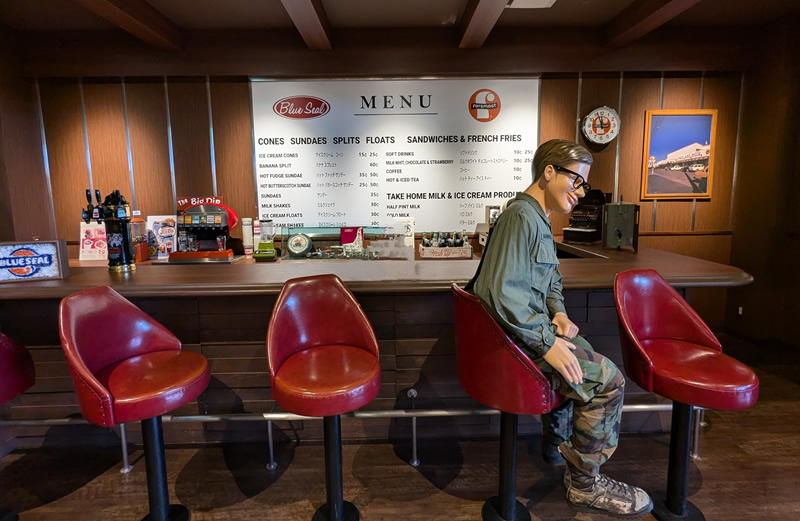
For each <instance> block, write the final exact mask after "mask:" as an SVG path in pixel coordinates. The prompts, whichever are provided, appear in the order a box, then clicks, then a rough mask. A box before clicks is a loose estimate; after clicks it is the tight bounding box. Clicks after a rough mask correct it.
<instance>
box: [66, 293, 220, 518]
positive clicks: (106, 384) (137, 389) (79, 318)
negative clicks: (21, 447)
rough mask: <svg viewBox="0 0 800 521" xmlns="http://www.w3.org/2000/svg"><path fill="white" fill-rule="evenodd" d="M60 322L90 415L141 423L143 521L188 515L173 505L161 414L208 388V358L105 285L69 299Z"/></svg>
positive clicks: (108, 422)
mask: <svg viewBox="0 0 800 521" xmlns="http://www.w3.org/2000/svg"><path fill="white" fill-rule="evenodd" d="M58 325H59V331H60V334H61V345H62V347H63V348H64V353H66V355H67V364H68V365H69V369H70V374H71V375H72V381H73V383H74V384H75V392H76V393H77V396H78V402H79V404H80V406H81V412H82V413H83V416H84V418H86V420H87V421H89V422H90V423H94V424H95V425H100V426H102V427H112V426H114V425H116V424H118V423H129V422H135V421H141V422H142V443H143V445H144V454H145V466H146V471H147V494H148V499H149V503H150V513H149V514H148V515H147V516H145V517H144V520H145V521H178V520H181V521H183V520H188V519H189V518H190V514H189V511H188V509H186V507H184V506H183V505H170V504H169V492H168V490H167V466H166V461H165V455H164V434H163V430H162V426H161V415H163V414H166V413H168V412H170V411H174V410H175V409H177V408H179V407H181V406H183V405H185V404H187V403H189V402H190V401H192V400H194V399H195V398H197V396H198V395H200V393H202V392H203V391H204V390H205V388H206V387H207V386H208V382H209V379H210V373H209V370H208V362H207V361H206V359H205V357H204V356H203V355H201V354H198V353H193V352H191V351H182V350H181V342H180V340H178V339H177V338H176V337H175V336H174V335H173V334H172V333H170V332H169V331H168V330H167V329H166V328H165V327H164V326H162V325H161V324H159V323H158V322H156V321H155V320H153V319H152V318H151V317H150V316H149V315H147V314H146V313H144V312H143V311H142V310H140V309H139V308H137V307H136V306H134V305H133V304H131V303H130V302H128V301H127V300H126V299H125V298H124V297H122V296H121V295H120V294H119V293H117V292H116V291H114V290H113V289H111V288H109V287H106V286H103V287H98V288H92V289H87V290H84V291H80V292H78V293H75V294H73V295H70V296H68V297H66V298H64V299H63V300H62V301H61V305H60V307H59V317H58Z"/></svg>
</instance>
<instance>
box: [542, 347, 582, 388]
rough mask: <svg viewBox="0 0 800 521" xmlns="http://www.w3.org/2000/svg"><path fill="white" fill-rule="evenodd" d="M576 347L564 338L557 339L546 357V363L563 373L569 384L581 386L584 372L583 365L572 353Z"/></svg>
mask: <svg viewBox="0 0 800 521" xmlns="http://www.w3.org/2000/svg"><path fill="white" fill-rule="evenodd" d="M574 349H575V346H574V345H573V344H572V343H571V342H568V341H566V340H564V339H563V338H560V337H556V341H555V343H553V345H552V346H551V347H550V350H549V351H548V352H547V354H545V355H544V361H545V362H547V363H548V364H550V366H551V367H552V368H553V369H555V370H556V371H558V372H559V373H561V376H563V377H564V379H566V380H567V381H568V382H569V383H573V384H579V383H581V382H583V371H581V365H580V363H579V362H578V359H577V358H575V355H574V354H572V351H573V350H574Z"/></svg>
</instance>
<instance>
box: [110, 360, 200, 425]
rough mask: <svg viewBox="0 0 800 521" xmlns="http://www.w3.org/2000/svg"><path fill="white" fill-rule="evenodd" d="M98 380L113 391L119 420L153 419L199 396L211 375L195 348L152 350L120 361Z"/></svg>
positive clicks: (118, 421) (123, 421) (117, 419)
mask: <svg viewBox="0 0 800 521" xmlns="http://www.w3.org/2000/svg"><path fill="white" fill-rule="evenodd" d="M96 377H97V380H98V381H99V382H100V383H101V384H103V385H104V386H105V388H106V389H108V390H109V392H110V393H111V396H112V398H113V401H114V415H115V419H116V422H117V423H127V422H131V421H139V420H144V419H147V418H153V417H156V416H160V415H162V414H166V413H168V412H171V411H174V410H175V409H177V408H179V407H181V406H183V405H185V404H187V403H189V402H190V401H192V400H194V399H195V398H197V397H198V396H199V395H200V393H202V392H203V391H204V390H205V388H206V387H207V386H208V382H209V380H210V378H211V374H210V372H209V370H208V361H207V360H206V358H205V357H204V356H203V355H201V354H199V353H194V352H191V351H179V350H174V349H170V350H167V351H152V352H150V353H145V354H142V355H139V356H133V357H131V358H127V359H125V360H122V361H120V362H116V363H114V364H112V365H110V366H108V367H106V368H104V369H102V370H100V371H99V372H98V373H97V375H96Z"/></svg>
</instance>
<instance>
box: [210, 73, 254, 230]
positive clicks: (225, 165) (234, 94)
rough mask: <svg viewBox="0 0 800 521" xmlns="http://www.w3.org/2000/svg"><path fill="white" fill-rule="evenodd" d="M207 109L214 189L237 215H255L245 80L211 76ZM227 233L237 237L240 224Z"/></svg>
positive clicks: (248, 103) (251, 145)
mask: <svg viewBox="0 0 800 521" xmlns="http://www.w3.org/2000/svg"><path fill="white" fill-rule="evenodd" d="M211 111H212V114H213V118H214V145H215V153H216V158H217V189H218V193H219V195H221V196H222V197H223V200H224V201H225V204H226V205H227V206H230V207H231V208H232V209H233V210H234V211H235V212H236V213H237V214H238V215H239V216H240V217H256V216H257V215H258V212H257V208H256V207H255V200H256V196H255V187H254V186H253V141H252V128H253V127H252V112H251V110H250V89H249V86H248V84H247V81H244V80H243V81H233V80H224V81H223V80H220V81H214V80H213V79H212V82H211ZM231 234H232V235H233V236H235V237H241V236H242V235H241V227H238V228H236V229H235V230H233V231H232V232H231Z"/></svg>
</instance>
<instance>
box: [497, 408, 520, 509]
mask: <svg viewBox="0 0 800 521" xmlns="http://www.w3.org/2000/svg"><path fill="white" fill-rule="evenodd" d="M518 423H519V421H518V418H517V415H516V414H510V413H507V412H503V413H500V501H501V503H502V507H501V510H500V514H501V515H502V517H503V519H514V518H515V510H516V506H517V425H518Z"/></svg>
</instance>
